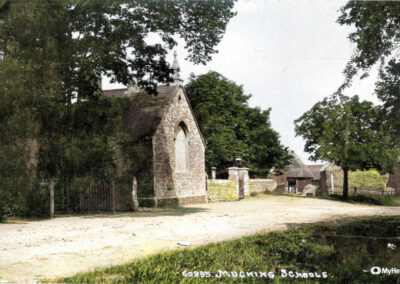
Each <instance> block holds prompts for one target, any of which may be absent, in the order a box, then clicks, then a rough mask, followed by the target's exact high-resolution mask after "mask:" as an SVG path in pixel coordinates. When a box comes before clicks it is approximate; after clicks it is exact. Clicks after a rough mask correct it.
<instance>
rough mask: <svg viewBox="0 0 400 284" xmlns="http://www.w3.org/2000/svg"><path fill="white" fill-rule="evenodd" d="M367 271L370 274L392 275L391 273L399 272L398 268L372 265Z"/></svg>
mask: <svg viewBox="0 0 400 284" xmlns="http://www.w3.org/2000/svg"><path fill="white" fill-rule="evenodd" d="M369 272H370V273H371V274H372V275H381V274H386V275H393V274H400V268H396V267H391V268H389V267H379V266H372V267H371V269H370V270H369Z"/></svg>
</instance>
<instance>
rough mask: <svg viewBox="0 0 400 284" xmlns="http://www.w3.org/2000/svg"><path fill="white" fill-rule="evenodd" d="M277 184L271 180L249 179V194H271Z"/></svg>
mask: <svg viewBox="0 0 400 284" xmlns="http://www.w3.org/2000/svg"><path fill="white" fill-rule="evenodd" d="M277 186H278V183H277V182H276V181H275V180H273V179H250V180H249V192H250V193H252V192H257V193H263V192H271V191H274V190H275V189H276V187H277Z"/></svg>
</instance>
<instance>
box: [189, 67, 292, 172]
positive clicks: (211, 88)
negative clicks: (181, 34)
mask: <svg viewBox="0 0 400 284" xmlns="http://www.w3.org/2000/svg"><path fill="white" fill-rule="evenodd" d="M186 91H187V94H188V97H189V100H190V103H191V106H192V108H193V111H194V113H195V116H196V119H197V121H198V123H199V126H200V129H201V131H202V133H203V135H204V138H205V140H206V142H207V149H206V166H207V167H208V168H210V167H217V169H219V170H220V171H225V169H226V168H227V167H230V166H233V162H234V160H235V159H236V158H238V157H240V158H242V159H243V160H244V161H245V162H246V166H248V167H249V168H250V172H251V174H253V175H255V176H259V177H265V176H266V175H267V173H268V171H269V169H270V168H272V167H273V166H275V167H284V166H286V165H288V164H289V163H290V159H291V156H290V154H289V151H288V149H287V148H286V147H284V146H282V144H281V143H280V141H279V134H278V133H277V132H276V131H275V130H273V129H272V128H271V123H270V118H269V115H270V110H264V111H262V110H261V109H260V108H252V107H249V106H248V100H249V98H250V95H245V94H244V93H243V88H242V86H238V85H237V84H236V83H234V82H232V81H229V80H228V79H227V78H225V77H223V76H222V75H221V74H219V73H217V72H212V71H210V72H208V73H207V74H204V75H200V76H194V75H193V74H192V76H191V78H190V82H189V83H188V84H187V85H186Z"/></svg>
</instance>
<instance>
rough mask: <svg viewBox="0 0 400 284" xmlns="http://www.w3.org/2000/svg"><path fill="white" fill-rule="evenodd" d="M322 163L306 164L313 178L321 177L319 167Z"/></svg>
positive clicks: (320, 167)
mask: <svg viewBox="0 0 400 284" xmlns="http://www.w3.org/2000/svg"><path fill="white" fill-rule="evenodd" d="M323 166H324V165H307V167H308V168H309V169H310V171H311V173H312V174H313V176H314V177H315V179H320V178H321V169H322V167H323Z"/></svg>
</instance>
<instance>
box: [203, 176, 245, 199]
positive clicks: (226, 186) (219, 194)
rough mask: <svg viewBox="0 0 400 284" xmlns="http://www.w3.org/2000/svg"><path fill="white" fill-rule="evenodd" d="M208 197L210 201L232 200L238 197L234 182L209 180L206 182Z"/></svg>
mask: <svg viewBox="0 0 400 284" xmlns="http://www.w3.org/2000/svg"><path fill="white" fill-rule="evenodd" d="M208 197H209V198H210V200H211V201H233V200H238V199H239V192H238V190H237V188H236V183H235V182H231V181H226V182H223V183H219V182H218V183H217V182H214V181H210V182H209V183H208Z"/></svg>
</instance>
